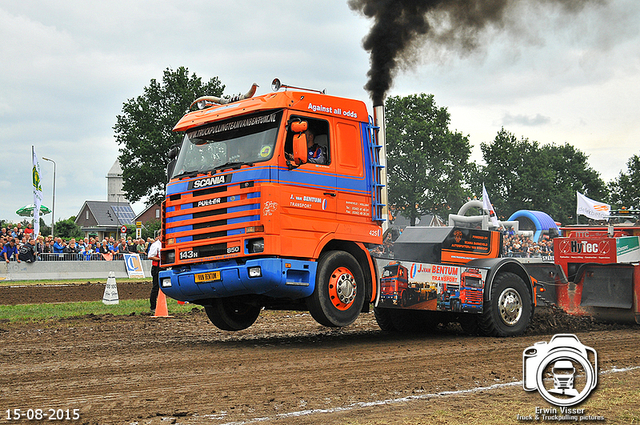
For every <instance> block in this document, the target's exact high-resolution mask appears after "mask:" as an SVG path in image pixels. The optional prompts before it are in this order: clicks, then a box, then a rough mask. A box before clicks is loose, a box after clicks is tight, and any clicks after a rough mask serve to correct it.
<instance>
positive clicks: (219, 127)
mask: <svg viewBox="0 0 640 425" xmlns="http://www.w3.org/2000/svg"><path fill="white" fill-rule="evenodd" d="M281 118H282V112H281V111H280V112H269V113H264V112H262V113H260V114H254V115H250V116H243V117H242V118H235V119H233V120H226V121H221V122H217V123H215V124H213V125H207V126H204V127H198V128H195V129H193V130H190V131H188V132H187V134H186V135H185V137H184V140H183V141H182V147H181V149H180V154H179V155H178V159H177V161H176V166H175V168H174V171H173V175H172V176H171V177H172V178H174V177H181V176H185V175H196V174H200V173H206V172H209V171H213V170H215V169H217V168H224V167H235V166H238V167H239V166H241V165H243V164H248V165H253V164H254V163H256V162H263V161H267V160H269V159H271V157H272V156H273V153H274V151H275V144H276V139H277V135H278V127H279V125H280V119H281Z"/></svg>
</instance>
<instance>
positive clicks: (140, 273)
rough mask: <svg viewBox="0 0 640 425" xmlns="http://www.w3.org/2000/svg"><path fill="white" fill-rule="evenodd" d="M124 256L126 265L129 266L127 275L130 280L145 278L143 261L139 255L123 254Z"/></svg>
mask: <svg viewBox="0 0 640 425" xmlns="http://www.w3.org/2000/svg"><path fill="white" fill-rule="evenodd" d="M122 255H123V256H124V263H125V264H126V266H127V274H128V275H129V277H130V278H133V277H141V278H144V277H145V276H144V270H143V269H142V261H140V256H139V255H138V254H122Z"/></svg>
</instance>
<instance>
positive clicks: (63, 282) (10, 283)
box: [0, 277, 151, 286]
mask: <svg viewBox="0 0 640 425" xmlns="http://www.w3.org/2000/svg"><path fill="white" fill-rule="evenodd" d="M106 281H107V278H104V279H64V280H60V279H58V280H0V286H25V285H82V284H85V283H105V282H106ZM118 282H130V283H137V282H151V278H150V277H148V278H144V279H143V278H138V279H130V278H118Z"/></svg>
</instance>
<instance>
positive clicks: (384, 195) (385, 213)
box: [373, 103, 389, 235]
mask: <svg viewBox="0 0 640 425" xmlns="http://www.w3.org/2000/svg"><path fill="white" fill-rule="evenodd" d="M384 119H385V118H384V103H383V104H381V105H377V106H375V105H374V107H373V121H374V124H375V125H376V126H377V127H378V144H379V145H380V146H382V147H381V148H380V158H379V162H380V165H382V167H383V168H382V169H380V183H381V184H383V185H384V186H382V188H381V189H380V191H381V192H380V202H381V203H382V204H383V206H382V214H381V216H382V217H384V219H385V220H384V221H383V222H382V234H383V235H384V234H385V233H386V231H387V229H389V206H388V203H389V197H388V191H387V135H386V127H385V123H384Z"/></svg>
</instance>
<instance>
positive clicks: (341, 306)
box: [329, 267, 358, 310]
mask: <svg viewBox="0 0 640 425" xmlns="http://www.w3.org/2000/svg"><path fill="white" fill-rule="evenodd" d="M356 295H358V287H357V284H356V278H355V277H354V276H353V273H351V270H349V269H348V268H346V267H338V268H337V269H335V270H334V271H333V273H331V277H330V278H329V299H330V300H331V304H333V306H334V307H335V308H337V309H338V310H348V309H349V308H350V307H351V306H352V305H353V302H354V301H355V299H356Z"/></svg>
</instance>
